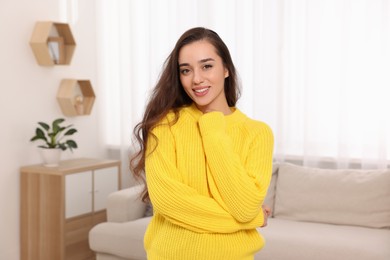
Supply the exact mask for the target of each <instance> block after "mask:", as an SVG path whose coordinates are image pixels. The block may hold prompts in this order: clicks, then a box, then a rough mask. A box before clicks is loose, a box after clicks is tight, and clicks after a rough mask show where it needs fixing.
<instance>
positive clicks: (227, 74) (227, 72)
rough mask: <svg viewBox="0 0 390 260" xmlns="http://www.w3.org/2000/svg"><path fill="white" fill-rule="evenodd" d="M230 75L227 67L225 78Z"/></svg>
mask: <svg viewBox="0 0 390 260" xmlns="http://www.w3.org/2000/svg"><path fill="white" fill-rule="evenodd" d="M227 77H229V70H228V69H227V68H226V67H225V79H226V78H227Z"/></svg>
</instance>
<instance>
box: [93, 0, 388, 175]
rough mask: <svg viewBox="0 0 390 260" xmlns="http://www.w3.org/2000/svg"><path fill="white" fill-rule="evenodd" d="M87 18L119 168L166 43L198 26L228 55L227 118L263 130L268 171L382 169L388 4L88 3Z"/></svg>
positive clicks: (355, 0)
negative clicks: (290, 163) (241, 117)
mask: <svg viewBox="0 0 390 260" xmlns="http://www.w3.org/2000/svg"><path fill="white" fill-rule="evenodd" d="M97 7H98V10H97V21H98V25H97V30H98V35H99V37H98V50H99V52H98V56H99V64H98V68H99V82H98V84H99V86H100V89H101V99H102V100H101V103H100V104H101V109H100V112H101V114H102V117H103V118H104V121H103V123H102V129H103V131H104V134H103V136H104V142H105V143H106V144H107V147H108V148H109V149H113V150H119V151H121V152H120V153H121V155H122V159H123V160H126V158H127V156H128V153H129V149H130V147H131V134H132V133H131V131H132V128H133V127H134V125H135V124H136V123H137V122H138V121H139V120H140V118H141V116H142V112H143V109H144V105H145V103H146V100H147V97H148V95H149V93H150V90H151V89H152V87H153V85H154V84H155V82H156V80H157V78H158V76H159V73H160V71H161V68H162V65H163V62H164V60H165V58H166V57H167V56H168V54H169V53H170V51H171V50H172V48H173V46H174V44H175V42H176V40H177V39H178V38H179V36H180V35H181V34H182V33H183V32H184V31H185V30H187V29H189V28H191V27H194V26H205V27H208V28H211V29H213V30H215V31H216V32H217V33H218V34H219V35H220V36H221V37H222V39H224V41H225V43H226V44H227V45H228V47H229V49H230V51H231V54H232V57H233V60H234V62H235V65H236V67H237V69H238V72H239V74H240V77H241V81H242V97H241V99H240V101H239V103H238V107H239V108H240V109H241V110H242V111H244V112H245V113H246V114H247V115H248V116H250V117H253V118H255V119H258V120H262V121H265V122H267V123H268V124H269V125H270V126H271V127H272V128H273V130H274V134H275V159H277V160H280V161H284V160H295V159H297V160H299V161H302V162H303V164H305V165H313V166H314V165H319V164H321V163H323V162H327V163H328V164H329V163H330V164H332V165H333V166H334V167H343V168H345V167H362V168H367V167H376V168H384V167H387V164H388V160H389V159H390V153H389V151H390V115H389V113H388V112H389V111H390V102H389V98H390V97H389V96H390V91H389V88H390V52H389V48H390V47H389V44H390V41H389V40H390V39H389V37H390V3H389V1H388V0H327V1H323V0H264V1H261V0H244V1H242V0H186V1H183V0H181V1H179V0H115V1H108V0H99V1H98V4H97ZM103 100H104V102H103Z"/></svg>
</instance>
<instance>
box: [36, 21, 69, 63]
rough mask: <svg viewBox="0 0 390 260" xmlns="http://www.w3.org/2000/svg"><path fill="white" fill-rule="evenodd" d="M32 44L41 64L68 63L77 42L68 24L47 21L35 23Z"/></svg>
mask: <svg viewBox="0 0 390 260" xmlns="http://www.w3.org/2000/svg"><path fill="white" fill-rule="evenodd" d="M30 46H31V48H32V50H33V53H34V56H35V59H36V60H37V62H38V64H39V65H42V66H54V65H68V64H70V63H71V60H72V57H73V53H74V50H75V48H76V42H75V40H74V38H73V35H72V31H71V30H70V27H69V25H68V24H66V23H56V22H50V21H46V22H37V23H36V24H35V27H34V31H33V33H32V36H31V39H30Z"/></svg>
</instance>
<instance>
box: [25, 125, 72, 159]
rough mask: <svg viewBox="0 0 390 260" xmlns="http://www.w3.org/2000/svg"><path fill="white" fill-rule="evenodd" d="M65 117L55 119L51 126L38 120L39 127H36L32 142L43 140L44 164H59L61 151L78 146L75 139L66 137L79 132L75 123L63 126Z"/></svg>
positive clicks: (40, 146) (41, 146)
mask: <svg viewBox="0 0 390 260" xmlns="http://www.w3.org/2000/svg"><path fill="white" fill-rule="evenodd" d="M64 121H65V119H63V118H58V119H55V120H54V121H53V122H52V123H51V126H50V125H49V124H46V123H44V122H38V125H39V127H37V128H36V129H35V135H34V136H33V137H32V138H31V139H30V141H31V142H34V141H37V140H41V141H43V142H44V144H43V145H39V146H38V147H39V148H41V154H42V158H43V161H44V163H45V164H44V165H45V166H48V167H55V166H58V162H59V161H60V158H61V151H65V150H67V149H69V150H70V151H71V152H73V149H76V148H77V143H76V142H75V141H74V140H71V139H66V137H69V136H71V135H73V134H74V133H76V132H77V130H76V129H75V128H72V126H73V125H68V126H62V125H61V123H63V122H64Z"/></svg>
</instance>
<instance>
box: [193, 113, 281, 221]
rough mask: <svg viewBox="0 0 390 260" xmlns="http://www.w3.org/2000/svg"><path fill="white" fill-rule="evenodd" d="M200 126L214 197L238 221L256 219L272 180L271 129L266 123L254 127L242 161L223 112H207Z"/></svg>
mask: <svg viewBox="0 0 390 260" xmlns="http://www.w3.org/2000/svg"><path fill="white" fill-rule="evenodd" d="M199 127H200V131H201V135H202V139H203V146H204V149H205V153H206V158H207V164H208V167H209V171H210V173H211V174H210V176H208V179H209V183H211V187H213V186H214V187H215V188H214V189H211V192H212V194H213V196H214V197H216V198H218V197H220V200H219V201H220V204H221V205H224V206H225V207H226V210H227V211H228V212H229V213H230V214H231V215H232V216H233V217H234V218H235V219H236V220H237V221H239V222H242V223H244V222H248V221H251V220H253V219H254V218H256V217H257V216H258V214H259V213H260V212H262V208H261V206H262V204H263V201H264V198H265V196H266V193H267V189H268V186H269V183H270V180H271V173H272V154H273V134H272V130H271V129H270V128H269V127H268V126H267V125H266V124H264V123H259V124H258V126H257V128H256V129H253V130H251V131H253V132H254V133H256V137H255V138H253V141H252V143H251V145H250V147H249V148H248V149H249V151H248V156H247V158H246V161H245V162H244V163H243V162H242V161H241V159H240V157H239V155H238V154H236V152H235V151H234V149H233V142H232V140H231V138H230V137H229V136H228V135H227V133H226V129H225V117H224V115H223V114H222V113H220V112H211V113H207V114H204V115H203V116H202V117H201V118H200V119H199ZM242 138H245V137H242ZM217 200H218V199H217Z"/></svg>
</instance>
